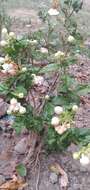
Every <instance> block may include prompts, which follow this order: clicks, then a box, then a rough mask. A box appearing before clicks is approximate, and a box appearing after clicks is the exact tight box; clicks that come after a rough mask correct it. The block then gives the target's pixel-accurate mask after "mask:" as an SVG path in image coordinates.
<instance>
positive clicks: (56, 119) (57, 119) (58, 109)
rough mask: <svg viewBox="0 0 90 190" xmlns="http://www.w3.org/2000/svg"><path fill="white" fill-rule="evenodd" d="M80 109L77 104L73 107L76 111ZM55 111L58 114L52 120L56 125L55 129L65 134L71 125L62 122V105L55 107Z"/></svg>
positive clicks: (53, 124) (52, 123)
mask: <svg viewBox="0 0 90 190" xmlns="http://www.w3.org/2000/svg"><path fill="white" fill-rule="evenodd" d="M77 110H78V106H77V105H73V107H72V111H73V112H76V111H77ZM54 113H55V114H56V116H53V118H52V120H51V125H52V126H54V128H55V131H56V132H57V133H58V134H60V135H61V134H63V133H64V132H65V131H66V130H67V129H69V128H70V127H71V125H70V123H63V124H60V117H59V116H60V114H62V113H64V109H63V107H61V106H56V107H55V108H54Z"/></svg>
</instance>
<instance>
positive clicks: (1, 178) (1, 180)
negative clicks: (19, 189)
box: [0, 175, 5, 185]
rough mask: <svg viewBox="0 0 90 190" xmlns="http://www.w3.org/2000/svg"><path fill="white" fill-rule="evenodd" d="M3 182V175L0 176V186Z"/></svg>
mask: <svg viewBox="0 0 90 190" xmlns="http://www.w3.org/2000/svg"><path fill="white" fill-rule="evenodd" d="M4 182H5V177H4V176H3V175H0V185H2V184H3V183H4Z"/></svg>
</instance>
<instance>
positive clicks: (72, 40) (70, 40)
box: [68, 35, 75, 43]
mask: <svg viewBox="0 0 90 190" xmlns="http://www.w3.org/2000/svg"><path fill="white" fill-rule="evenodd" d="M68 42H69V43H73V42H75V38H74V37H73V36H71V35H70V36H69V37H68Z"/></svg>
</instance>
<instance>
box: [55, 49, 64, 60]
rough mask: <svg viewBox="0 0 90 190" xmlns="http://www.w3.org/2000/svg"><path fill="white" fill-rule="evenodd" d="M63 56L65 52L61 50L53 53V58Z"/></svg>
mask: <svg viewBox="0 0 90 190" xmlns="http://www.w3.org/2000/svg"><path fill="white" fill-rule="evenodd" d="M64 57H65V53H64V52H62V51H58V52H56V53H55V58H56V59H59V58H64Z"/></svg>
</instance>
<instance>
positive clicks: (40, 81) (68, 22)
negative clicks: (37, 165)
mask: <svg viewBox="0 0 90 190" xmlns="http://www.w3.org/2000/svg"><path fill="white" fill-rule="evenodd" d="M81 8H82V1H80V0H74V1H72V0H64V1H61V3H60V6H59V4H58V6H56V4H53V7H52V8H50V9H49V10H48V11H44V12H40V13H39V15H40V17H41V18H42V20H43V22H44V25H45V28H44V29H43V30H39V31H37V32H34V33H33V34H31V35H29V37H28V38H27V37H22V38H18V36H16V35H15V34H14V33H13V32H10V33H8V31H7V29H5V28H4V29H3V30H2V40H1V42H0V45H1V50H2V52H3V55H4V57H1V58H0V72H1V73H3V74H4V75H6V76H7V77H6V80H5V81H4V82H2V83H1V84H0V93H1V95H5V96H6V99H7V102H8V103H10V105H9V108H8V110H7V114H12V115H14V116H15V122H14V124H13V127H14V128H15V129H16V131H17V132H18V133H19V132H20V131H21V129H22V128H25V127H26V128H27V129H28V130H33V131H35V132H38V133H39V134H40V135H43V136H44V137H45V138H44V139H45V145H46V147H47V148H48V149H49V150H58V149H60V150H63V149H64V148H66V147H67V146H68V145H70V143H71V142H74V143H76V144H78V143H81V142H82V145H83V144H84V145H86V144H88V139H87V140H86V136H87V132H85V133H83V134H82V131H81V130H80V129H78V128H75V126H74V124H75V122H74V119H75V115H76V112H77V111H78V109H79V104H80V97H81V95H83V93H84V94H85V93H87V92H88V91H90V88H89V86H86V85H82V84H79V83H78V80H77V79H76V78H75V77H74V76H73V74H71V73H70V70H69V68H70V66H71V65H73V64H76V63H77V56H76V55H77V52H79V53H81V52H82V48H83V38H82V36H81V35H80V33H79V32H78V30H77V23H76V22H75V19H74V15H75V14H76V13H77V12H78V11H79V10H80V9H81ZM88 135H90V131H89V130H88ZM85 140H86V141H85ZM83 142H84V143H83ZM82 159H83V158H82Z"/></svg>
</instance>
